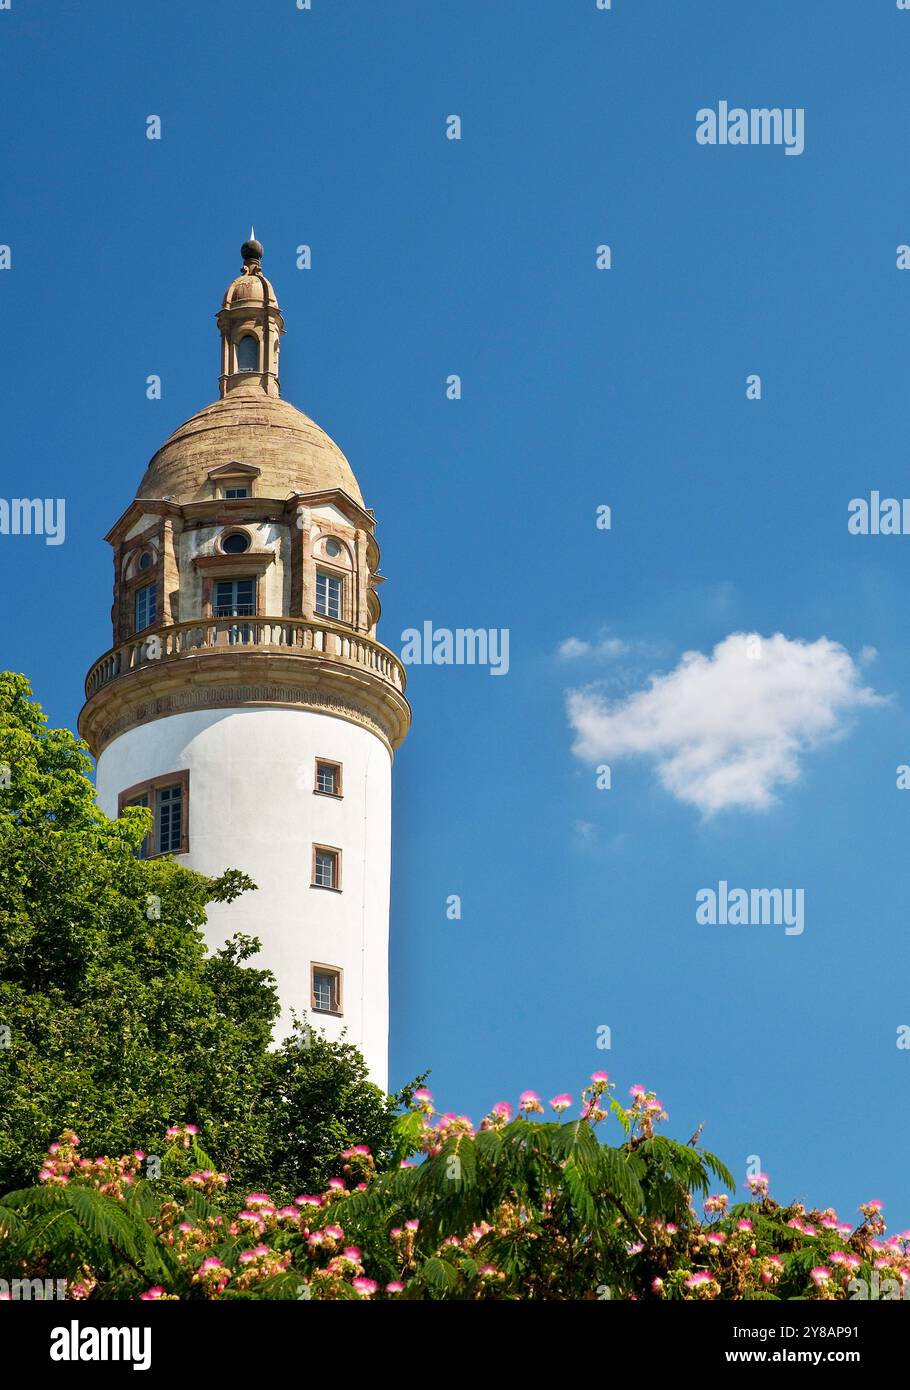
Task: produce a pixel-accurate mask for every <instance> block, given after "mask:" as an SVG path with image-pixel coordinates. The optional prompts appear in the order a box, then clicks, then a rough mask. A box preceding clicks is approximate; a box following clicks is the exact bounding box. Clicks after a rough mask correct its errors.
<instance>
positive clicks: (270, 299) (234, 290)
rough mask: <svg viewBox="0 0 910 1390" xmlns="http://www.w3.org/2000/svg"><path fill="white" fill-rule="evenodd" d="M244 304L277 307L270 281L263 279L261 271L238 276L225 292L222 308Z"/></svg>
mask: <svg viewBox="0 0 910 1390" xmlns="http://www.w3.org/2000/svg"><path fill="white" fill-rule="evenodd" d="M244 303H247V304H249V303H252V304H271V305H273V306H274V307H275V308H277V307H278V300H277V299H276V297H275V291H274V289H273V288H272V284H271V281H269V280H267V279H266V278H265V276H264V275H263V274H262V271H259V272H258V273H257V274H250V275H247V274H243V275H238V276H237V279H236V280H232V281H231V283H230V284H229V285H228V287H227V289H226V290H225V292H224V304H223V305H222V308H224V309H230V308H231V306H232V305H234V304H244Z"/></svg>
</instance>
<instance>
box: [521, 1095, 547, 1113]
mask: <svg viewBox="0 0 910 1390" xmlns="http://www.w3.org/2000/svg"><path fill="white" fill-rule="evenodd" d="M518 1108H519V1110H527V1111H528V1113H529V1114H531V1113H532V1112H536V1113H537V1114H539V1115H542V1114H543V1106H542V1105H541V1103H540V1096H539V1095H538V1094H537V1092H536V1091H522V1093H521V1095H520V1096H519V1098H518Z"/></svg>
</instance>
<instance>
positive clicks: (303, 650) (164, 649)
mask: <svg viewBox="0 0 910 1390" xmlns="http://www.w3.org/2000/svg"><path fill="white" fill-rule="evenodd" d="M234 650H236V651H237V653H238V655H239V654H240V653H241V652H247V651H249V652H275V651H281V652H282V653H285V654H287V655H291V656H295V655H296V656H300V657H303V658H307V657H311V658H312V657H315V658H320V659H322V660H325V661H330V662H333V663H335V662H338V663H340V664H341V665H343V666H352V667H355V668H357V669H360V670H364V671H369V672H371V673H372V674H373V675H375V676H378V677H379V679H380V680H383V681H385V682H387V683H388V684H389V685H390V686H392V687H393V689H395V690H397V691H400V692H402V693H403V692H404V688H405V684H406V680H407V678H406V675H405V670H404V666H403V665H402V663H401V662H400V661H399V659H398V657H397V656H395V654H394V652H390V651H389V649H388V647H384V646H383V645H382V644H381V643H380V642H374V641H373V640H372V638H370V637H365V636H364V635H363V634H362V633H358V632H353V631H351V629H350V628H345V627H342V626H341V625H340V624H335V623H318V622H311V621H309V620H307V619H305V618H260V617H255V618H253V617H250V618H207V619H202V620H196V621H195V622H189V623H174V624H172V625H170V626H168V627H159V628H155V629H153V630H149V631H146V632H142V633H138V634H137V635H136V636H135V637H132V638H130V640H129V641H128V642H122V643H121V644H120V646H119V647H114V648H113V650H111V651H109V652H106V653H105V655H104V656H102V657H101V658H100V659H99V660H98V661H96V662H95V664H94V666H93V667H92V668H91V670H90V671H89V673H88V676H87V677H86V681H85V697H86V700H90V699H91V698H92V696H93V695H96V694H97V693H98V691H99V690H101V689H102V688H103V687H105V686H107V685H109V684H110V683H111V682H112V681H116V680H119V679H120V677H122V676H126V675H128V674H129V673H130V672H132V671H137V670H139V669H140V668H143V667H149V666H159V665H162V664H164V663H168V662H173V661H180V660H182V659H184V658H186V657H200V656H201V657H204V656H205V655H206V653H207V652H213V653H217V654H219V655H224V654H226V653H229V652H231V651H234Z"/></svg>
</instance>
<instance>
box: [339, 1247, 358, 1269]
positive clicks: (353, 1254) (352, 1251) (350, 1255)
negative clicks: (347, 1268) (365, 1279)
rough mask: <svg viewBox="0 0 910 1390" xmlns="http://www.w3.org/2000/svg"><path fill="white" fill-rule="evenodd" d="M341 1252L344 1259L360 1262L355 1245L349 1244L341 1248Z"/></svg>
mask: <svg viewBox="0 0 910 1390" xmlns="http://www.w3.org/2000/svg"><path fill="white" fill-rule="evenodd" d="M341 1253H342V1255H344V1258H345V1259H346V1260H350V1261H351V1264H355V1265H359V1264H360V1251H359V1250H358V1249H357V1246H356V1245H349V1246H348V1247H347V1248H346V1249H345V1250H342V1252H341Z"/></svg>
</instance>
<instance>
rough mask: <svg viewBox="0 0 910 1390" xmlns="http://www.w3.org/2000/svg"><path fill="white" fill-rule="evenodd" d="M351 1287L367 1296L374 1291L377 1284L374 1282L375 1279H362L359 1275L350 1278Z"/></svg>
mask: <svg viewBox="0 0 910 1390" xmlns="http://www.w3.org/2000/svg"><path fill="white" fill-rule="evenodd" d="M351 1287H352V1288H354V1289H356V1290H357V1292H358V1293H359V1294H363V1296H364V1297H365V1298H369V1297H370V1295H371V1294H374V1293H375V1292H376V1290H377V1289H378V1288H379V1285H378V1284H377V1283H376V1281H375V1279H364V1278H363V1277H362V1276H361V1277H360V1278H358V1279H352V1280H351Z"/></svg>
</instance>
